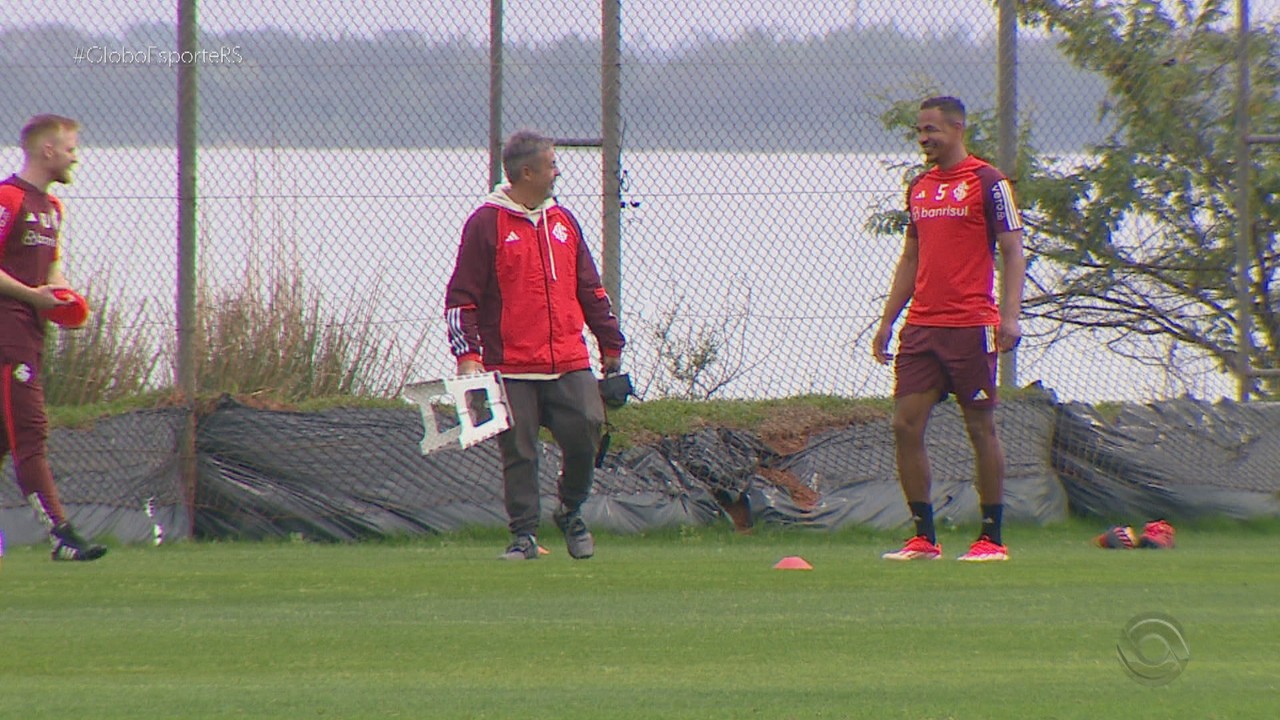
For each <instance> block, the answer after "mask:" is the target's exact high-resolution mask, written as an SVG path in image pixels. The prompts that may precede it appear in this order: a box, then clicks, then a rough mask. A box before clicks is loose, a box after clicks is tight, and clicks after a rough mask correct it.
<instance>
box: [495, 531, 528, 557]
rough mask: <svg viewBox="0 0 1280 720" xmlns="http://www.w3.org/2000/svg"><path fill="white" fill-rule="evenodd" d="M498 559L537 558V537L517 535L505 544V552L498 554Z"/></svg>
mask: <svg viewBox="0 0 1280 720" xmlns="http://www.w3.org/2000/svg"><path fill="white" fill-rule="evenodd" d="M498 559H499V560H537V559H538V539H537V538H536V537H534V536H532V535H517V536H516V539H515V540H512V541H511V544H510V545H509V546H507V549H506V551H505V552H503V553H502V554H501V555H499V556H498Z"/></svg>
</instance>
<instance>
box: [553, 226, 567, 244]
mask: <svg viewBox="0 0 1280 720" xmlns="http://www.w3.org/2000/svg"><path fill="white" fill-rule="evenodd" d="M551 235H552V237H554V238H555V239H557V240H559V241H560V242H562V243H563V242H568V240H569V228H567V227H565V226H564V223H556V226H555V227H553V228H551Z"/></svg>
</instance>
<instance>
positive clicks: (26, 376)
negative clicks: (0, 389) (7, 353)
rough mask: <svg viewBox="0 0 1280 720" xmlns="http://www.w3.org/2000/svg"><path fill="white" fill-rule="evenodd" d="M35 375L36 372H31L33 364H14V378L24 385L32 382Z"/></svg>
mask: <svg viewBox="0 0 1280 720" xmlns="http://www.w3.org/2000/svg"><path fill="white" fill-rule="evenodd" d="M34 376H35V373H33V372H31V366H30V365H28V364H26V363H18V364H17V365H14V366H13V379H14V380H17V381H18V382H20V383H22V384H23V385H26V384H27V383H29V382H31V378H32V377H34Z"/></svg>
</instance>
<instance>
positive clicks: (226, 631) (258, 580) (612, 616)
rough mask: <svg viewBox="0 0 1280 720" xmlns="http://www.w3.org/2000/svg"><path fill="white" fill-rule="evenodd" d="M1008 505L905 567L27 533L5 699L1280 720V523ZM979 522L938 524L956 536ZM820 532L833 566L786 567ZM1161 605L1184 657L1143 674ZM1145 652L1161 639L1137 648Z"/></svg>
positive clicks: (298, 707) (686, 538)
mask: <svg viewBox="0 0 1280 720" xmlns="http://www.w3.org/2000/svg"><path fill="white" fill-rule="evenodd" d="M1098 530H1100V528H1095V527H1094V526H1093V525H1090V524H1084V523H1079V522H1072V523H1068V524H1065V525H1061V526H1055V527H1050V528H1030V527H1013V528H1010V529H1009V530H1007V531H1006V532H1007V535H1006V539H1007V541H1008V542H1009V544H1010V548H1011V551H1012V552H1013V553H1014V559H1013V560H1012V561H1011V562H1008V563H1005V564H992V565H968V564H963V563H957V562H954V561H952V560H944V561H939V562H929V563H907V564H892V563H887V562H884V561H882V560H880V559H879V553H880V552H881V551H883V550H886V549H889V548H891V547H893V546H895V545H896V544H897V543H898V542H899V538H898V537H897V536H896V535H885V534H873V533H869V532H857V531H846V532H840V533H814V532H804V531H798V530H778V529H768V530H764V531H758V532H757V533H756V534H754V535H751V536H739V535H735V534H733V533H732V532H730V531H729V530H727V529H725V528H721V527H717V528H703V529H684V530H681V531H671V532H667V533H661V534H657V535H649V536H602V537H600V538H599V542H598V554H597V557H596V558H594V559H591V560H588V561H578V562H575V561H571V560H570V559H569V558H568V557H567V556H566V554H565V552H564V548H563V546H562V544H561V542H560V538H559V537H558V535H556V534H555V533H554V532H552V533H547V534H546V535H544V537H543V542H544V544H545V545H547V546H548V547H549V548H550V549H551V550H552V554H551V555H550V556H547V557H545V558H543V559H541V560H539V561H536V562H522V563H504V562H499V561H497V560H495V559H494V558H495V556H496V555H497V553H498V552H499V551H500V550H501V546H502V544H503V541H504V539H505V538H504V536H502V535H500V534H497V533H493V532H487V531H486V532H476V533H467V534H462V535H457V536H446V537H434V538H425V539H421V540H406V541H401V542H379V543H366V544H358V545H315V544H304V543H294V544H290V543H263V544H257V543H190V542H188V543H177V544H174V545H171V546H164V547H160V548H152V547H142V546H129V547H115V548H113V549H112V552H111V554H110V555H108V556H107V557H106V558H105V559H104V560H103V561H101V562H97V563H90V564H83V565H72V564H61V563H58V564H55V563H52V562H50V561H49V559H48V552H47V550H46V549H45V548H44V547H30V548H10V549H9V552H8V554H7V555H6V556H5V557H4V560H3V566H2V567H0V718H4V719H6V720H7V719H8V718H24V719H29V718H94V719H107V718H128V719H129V720H138V719H139V718H290V719H297V718H575V719H579V718H581V719H587V718H981V719H986V718H1124V719H1125V720H1132V719H1134V718H1273V717H1275V716H1276V712H1277V711H1276V708H1278V707H1280V653H1277V652H1276V650H1275V643H1276V641H1277V639H1280V605H1278V603H1277V600H1276V598H1277V597H1280V559H1278V554H1277V552H1276V545H1277V539H1280V524H1275V523H1263V524H1252V525H1247V526H1237V525H1230V524H1225V523H1222V524H1214V525H1202V526H1196V527H1180V528H1179V530H1180V532H1179V537H1178V539H1179V547H1178V548H1177V549H1176V550H1173V551H1169V552H1159V551H1125V552H1119V551H1103V550H1099V549H1096V548H1093V547H1091V546H1090V545H1089V538H1090V536H1091V535H1092V534H1093V533H1095V532H1096V531H1098ZM970 532H971V531H970V530H969V529H961V530H948V531H944V533H943V535H942V538H941V540H942V543H943V546H944V548H945V549H946V551H947V555H948V556H949V557H950V556H954V555H956V554H959V553H960V552H961V551H962V550H963V549H964V547H965V546H966V545H967V543H968V541H969V539H970ZM786 555H800V556H802V557H804V558H805V559H807V560H808V561H809V562H811V563H812V564H813V566H814V569H813V570H812V571H782V570H774V569H772V566H773V564H774V563H775V562H777V561H778V560H779V559H780V558H782V557H783V556H786ZM1148 612H1161V613H1166V614H1168V615H1170V616H1173V617H1174V618H1176V619H1177V620H1178V621H1179V622H1180V623H1181V625H1182V627H1183V628H1184V630H1185V637H1186V640H1187V642H1188V644H1189V646H1190V662H1189V663H1188V664H1187V665H1186V668H1185V671H1184V672H1183V673H1182V674H1181V675H1180V676H1178V677H1177V678H1176V679H1175V680H1174V681H1173V682H1171V683H1169V684H1167V685H1165V686H1163V687H1151V686H1147V685H1142V684H1139V683H1137V682H1135V681H1134V680H1133V679H1131V678H1130V677H1129V675H1128V674H1127V673H1126V672H1125V670H1124V669H1123V667H1122V666H1121V664H1120V662H1119V660H1118V658H1117V652H1116V646H1117V642H1118V641H1119V640H1120V637H1121V633H1122V631H1123V629H1124V627H1125V625H1126V623H1127V622H1128V621H1129V620H1130V618H1132V617H1134V616H1135V615H1138V614H1140V613H1148ZM1145 649H1147V648H1144V650H1145Z"/></svg>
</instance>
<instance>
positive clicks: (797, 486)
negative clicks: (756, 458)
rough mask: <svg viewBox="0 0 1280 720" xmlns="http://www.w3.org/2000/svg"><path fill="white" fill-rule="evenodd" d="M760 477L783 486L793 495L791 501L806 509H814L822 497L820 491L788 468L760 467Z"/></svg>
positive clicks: (775, 484)
mask: <svg viewBox="0 0 1280 720" xmlns="http://www.w3.org/2000/svg"><path fill="white" fill-rule="evenodd" d="M759 473H760V477H763V478H764V479H765V480H768V481H769V484H770V485H773V486H774V487H779V488H782V489H783V490H786V491H787V494H788V495H789V496H791V502H793V503H795V504H796V506H797V507H799V508H802V509H804V510H812V509H814V508H815V507H817V506H818V500H819V499H820V498H821V496H820V495H818V492H817V491H816V490H814V489H813V488H811V487H809V486H808V485H805V484H804V483H802V482H800V480H799V479H798V478H797V477H796V476H795V475H792V474H791V473H790V472H789V471H787V470H776V469H774V468H760V470H759Z"/></svg>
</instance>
